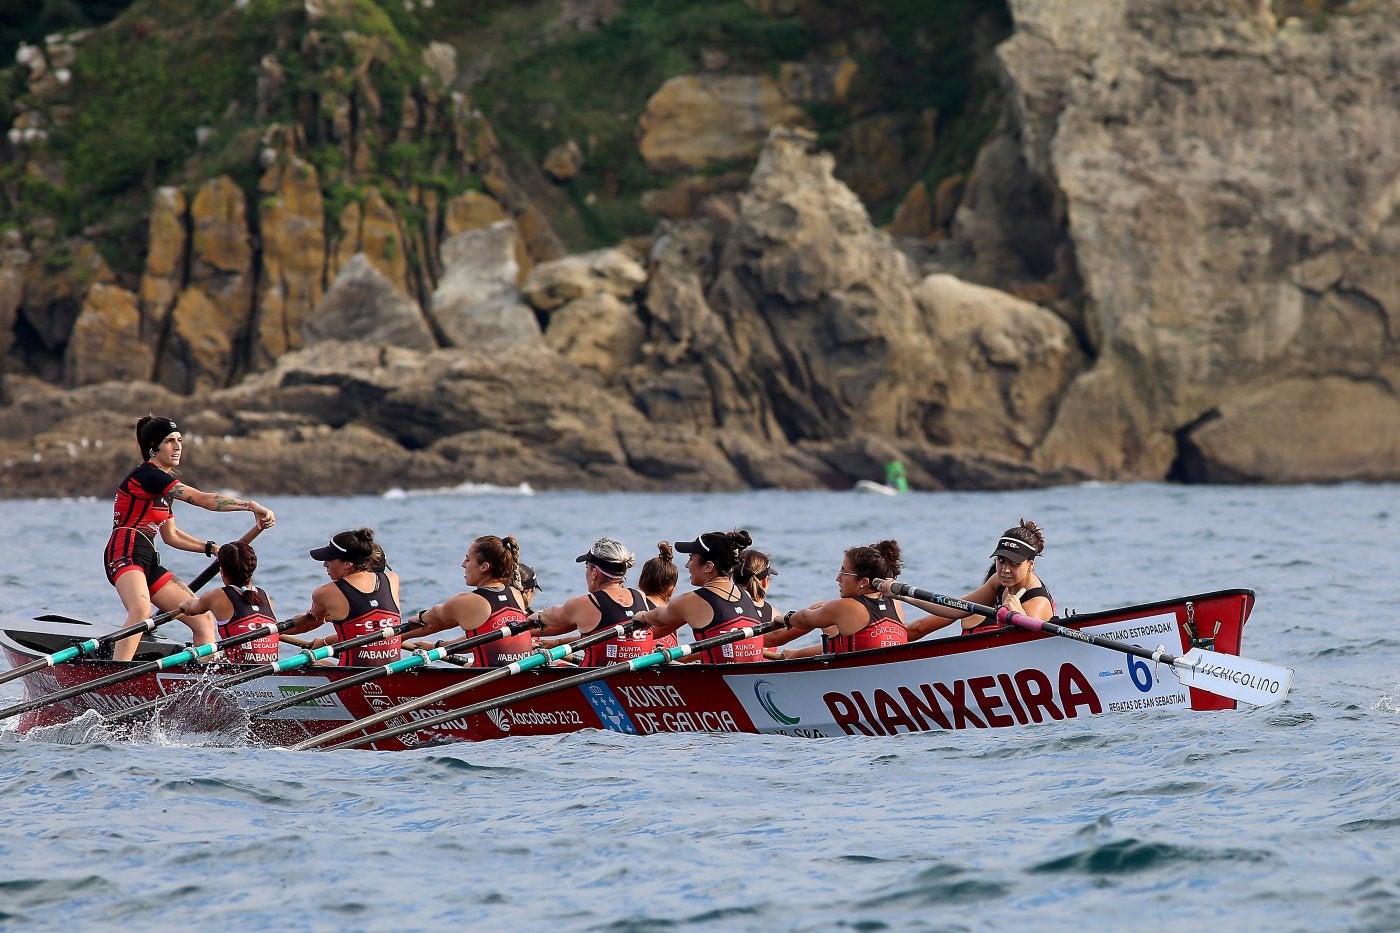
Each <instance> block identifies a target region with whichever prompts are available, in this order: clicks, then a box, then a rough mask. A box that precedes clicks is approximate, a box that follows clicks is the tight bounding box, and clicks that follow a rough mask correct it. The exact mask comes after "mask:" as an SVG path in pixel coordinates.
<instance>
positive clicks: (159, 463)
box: [102, 415, 277, 661]
mask: <svg viewBox="0 0 1400 933" xmlns="http://www.w3.org/2000/svg"><path fill="white" fill-rule="evenodd" d="M136 443H137V445H138V446H140V448H141V456H142V458H143V462H142V463H141V465H140V466H138V467H136V468H135V469H134V470H132V471H131V472H130V473H128V474H127V475H126V478H125V479H123V480H122V481H121V483H120V485H118V486H117V494H116V502H115V505H114V508H113V511H112V534H111V536H110V537H108V539H107V548H106V550H105V551H104V552H103V554H102V559H103V562H104V564H105V565H106V568H107V579H108V581H109V582H111V584H112V585H113V586H114V587H116V589H117V595H118V596H120V597H121V601H122V605H123V606H124V607H125V608H126V622H125V623H124V624H123V626H122V627H123V628H125V627H126V626H130V625H136V624H139V623H140V622H141V621H142V620H143V619H146V618H148V617H150V615H151V603H152V602H154V603H155V604H156V605H157V606H159V607H160V608H161V609H163V610H165V611H170V610H172V609H176V608H178V607H179V605H180V603H182V602H184V601H185V600H187V599H190V598H192V597H193V596H194V594H193V593H192V592H190V589H189V587H187V586H185V584H184V583H182V582H181V581H180V580H179V579H177V578H176V577H175V575H174V574H173V573H171V572H170V571H169V570H166V569H165V568H164V567H162V566H161V563H160V555H159V554H157V553H156V546H155V536H156V533H157V532H159V533H160V537H161V540H162V541H164V542H165V543H166V544H168V545H170V546H171V547H173V548H176V549H177V550H181V551H191V552H194V553H200V552H203V553H204V554H205V556H207V557H213V556H214V551H215V544H214V542H213V541H201V540H199V539H198V538H196V537H195V536H194V535H191V534H188V533H186V532H184V531H181V530H180V529H179V528H177V527H175V515H174V512H173V511H172V506H173V505H174V503H173V501H172V500H175V499H180V500H182V501H184V502H189V503H191V504H192V505H197V506H199V507H200V508H202V509H208V510H209V511H211V512H252V513H253V515H254V517H256V518H257V520H258V524H259V525H261V526H262V527H263V528H271V527H272V526H273V525H274V524H276V521H277V519H276V518H275V517H274V516H273V514H272V510H271V509H266V508H263V507H262V506H261V505H258V504H257V503H256V502H254V501H253V500H252V499H238V498H236V497H234V496H225V495H215V494H214V493H210V492H200V491H199V490H198V489H195V488H194V487H193V486H190V485H188V484H186V483H183V482H181V481H180V480H179V479H178V478H177V477H176V475H175V469H176V468H177V467H178V466H179V465H180V460H181V458H182V456H183V455H184V451H185V439H184V435H182V434H181V433H180V427H179V425H177V424H176V423H175V422H174V421H172V420H170V419H169V418H158V417H155V416H154V415H146V416H145V417H144V418H142V419H141V420H139V421H137V422H136ZM132 571H140V572H139V573H134V572H132ZM184 622H185V624H186V625H188V626H189V628H190V631H191V632H193V633H194V640H195V644H199V645H205V644H208V643H210V642H212V641H213V640H214V617H213V616H212V615H210V614H209V613H207V612H201V613H199V614H198V615H195V616H190V617H186V618H185V620H184ZM140 643H141V638H140V637H139V636H137V635H133V636H131V637H130V638H124V639H122V640H121V641H119V642H117V643H116V644H115V645H114V646H113V647H112V657H113V658H115V659H116V660H118V661H130V660H131V659H132V658H133V657H134V656H135V655H136V648H137V646H138V645H140Z"/></svg>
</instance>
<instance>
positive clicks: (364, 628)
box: [331, 571, 403, 667]
mask: <svg viewBox="0 0 1400 933" xmlns="http://www.w3.org/2000/svg"><path fill="white" fill-rule="evenodd" d="M374 578H375V580H376V581H377V582H376V584H375V587H374V592H372V593H361V592H360V591H359V590H357V589H355V587H353V586H351V585H350V584H349V583H347V582H346V581H344V580H336V581H335V585H336V586H337V587H338V588H339V589H340V592H341V593H342V594H344V596H345V601H346V603H348V604H349V606H350V611H349V612H347V613H346V614H345V618H343V619H341V620H340V621H338V622H337V621H335V620H334V619H332V620H331V624H332V625H334V626H335V635H336V639H337V640H339V641H346V640H347V639H351V638H358V637H360V636H361V635H368V634H369V633H370V632H377V631H379V630H380V629H383V628H389V627H391V626H394V625H398V624H399V623H401V622H402V621H403V616H401V615H400V614H399V604H398V603H396V602H395V601H394V588H393V586H392V584H390V583H389V577H388V576H387V575H385V574H384V572H383V571H380V572H378V573H376V574H375V575H374ZM402 641H403V637H402V636H400V635H391V636H389V637H388V638H383V639H380V640H379V641H372V642H370V643H369V644H367V645H361V646H360V647H358V648H352V649H350V650H349V651H345V652H342V653H341V654H340V655H339V658H340V664H341V666H342V667H350V666H353V665H356V664H366V665H376V664H389V663H392V662H394V661H397V660H398V659H399V645H400V643H401V642H402Z"/></svg>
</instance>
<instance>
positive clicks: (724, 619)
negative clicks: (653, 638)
mask: <svg viewBox="0 0 1400 933" xmlns="http://www.w3.org/2000/svg"><path fill="white" fill-rule="evenodd" d="M751 544H753V539H752V538H750V537H749V533H748V532H747V531H707V532H705V533H704V534H702V535H701V536H700V537H698V538H696V539H695V540H694V541H678V542H676V550H678V551H680V552H681V553H683V554H689V555H690V558H689V559H688V560H687V561H686V562H685V569H686V570H687V571H689V573H690V582H691V585H692V586H694V587H695V589H694V590H692V591H691V592H689V593H682V594H681V595H680V596H677V597H676V598H675V599H673V600H671V601H670V602H668V603H667V604H666V605H664V606H661V607H659V608H656V609H650V610H647V611H646V612H644V613H642V614H641V617H642V618H643V620H644V621H645V622H646V623H647V624H648V625H650V626H651V629H652V631H653V632H654V633H655V634H656V635H657V636H658V637H660V636H664V635H669V634H671V633H672V632H674V631H675V630H676V629H678V628H680V627H681V626H682V625H689V626H690V629H691V631H692V632H694V633H695V640H696V641H700V640H702V639H705V638H711V637H713V636H715V635H722V634H724V633H725V632H729V631H732V630H734V629H738V628H745V627H747V626H750V625H756V624H757V623H758V607H756V606H755V605H754V604H753V597H751V596H750V595H749V594H748V593H747V592H746V591H745V590H744V588H743V587H741V586H739V585H738V584H737V583H735V582H734V580H733V576H732V575H733V573H734V569H735V568H736V567H737V566H738V565H739V555H740V554H741V553H743V551H744V549H745V548H747V547H748V546H749V545H751ZM700 660H701V661H703V662H705V663H707V664H736V663H741V662H748V661H761V660H763V636H761V635H755V636H753V637H752V638H745V639H741V640H739V641H732V642H729V643H728V644H726V645H720V646H719V647H718V648H711V649H709V650H707V651H704V652H702V654H701V656H700Z"/></svg>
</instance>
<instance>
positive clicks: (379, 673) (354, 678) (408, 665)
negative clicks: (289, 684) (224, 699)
mask: <svg viewBox="0 0 1400 933" xmlns="http://www.w3.org/2000/svg"><path fill="white" fill-rule="evenodd" d="M540 625H541V623H539V622H531V621H530V620H528V619H521V620H520V621H518V622H512V623H510V624H509V625H507V626H505V627H503V628H498V629H496V630H494V631H491V632H483V633H482V634H480V635H467V636H463V637H462V638H459V639H458V640H457V641H454V642H448V643H446V644H443V645H440V646H438V647H437V648H430V649H427V650H421V651H415V652H413V653H412V654H410V655H408V656H407V657H403V658H399V659H398V660H397V661H391V662H390V663H388V664H384V665H382V666H380V667H372V668H370V669H369V670H367V671H360V672H359V673H358V674H351V675H350V676H349V677H342V678H340V679H339V680H333V681H331V682H330V683H328V684H322V685H321V686H319V687H313V688H312V689H310V690H304V691H302V692H301V693H294V694H292V695H291V696H287V697H283V698H282V699H280V700H273V701H272V702H271V703H264V704H263V705H262V706H255V707H253V708H252V709H250V710H248V715H249V716H250V717H256V716H265V715H267V714H268V713H275V712H277V711H278V710H280V709H286V708H287V707H289V706H297V705H298V704H301V703H307V702H309V701H311V700H318V699H320V698H321V697H323V696H327V695H329V694H332V693H339V692H340V691H342V690H347V689H349V688H350V687H358V686H359V685H360V684H367V683H369V682H370V681H371V680H378V679H379V678H380V677H383V676H385V675H387V674H397V673H399V672H400V671H411V670H413V669H414V668H415V667H422V666H423V665H424V664H427V663H429V662H430V661H439V660H441V659H442V658H445V657H447V656H448V655H449V654H452V653H453V652H455V651H465V650H468V649H471V648H475V647H476V646H478V645H485V644H490V643H491V642H493V641H500V640H501V639H502V638H509V637H510V636H511V635H519V634H520V633H521V632H527V631H529V630H530V629H532V628H539V627H540Z"/></svg>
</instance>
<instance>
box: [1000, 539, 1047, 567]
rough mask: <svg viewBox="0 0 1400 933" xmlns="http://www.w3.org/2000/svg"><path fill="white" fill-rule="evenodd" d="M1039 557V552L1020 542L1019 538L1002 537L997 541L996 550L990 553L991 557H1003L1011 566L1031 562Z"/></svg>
mask: <svg viewBox="0 0 1400 933" xmlns="http://www.w3.org/2000/svg"><path fill="white" fill-rule="evenodd" d="M1039 556H1040V552H1039V551H1037V550H1036V549H1035V548H1034V547H1032V546H1031V545H1029V544H1027V543H1026V542H1024V541H1022V540H1021V539H1020V538H1012V537H1008V536H1002V537H1001V538H999V539H998V540H997V549H996V550H995V551H993V552H992V557H1005V558H1006V559H1007V560H1009V561H1011V562H1012V563H1013V564H1019V563H1022V562H1024V561H1028V560H1033V559H1034V558H1037V557H1039Z"/></svg>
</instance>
